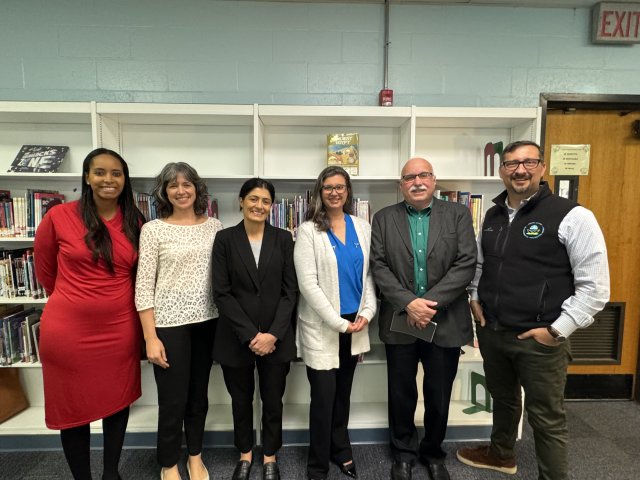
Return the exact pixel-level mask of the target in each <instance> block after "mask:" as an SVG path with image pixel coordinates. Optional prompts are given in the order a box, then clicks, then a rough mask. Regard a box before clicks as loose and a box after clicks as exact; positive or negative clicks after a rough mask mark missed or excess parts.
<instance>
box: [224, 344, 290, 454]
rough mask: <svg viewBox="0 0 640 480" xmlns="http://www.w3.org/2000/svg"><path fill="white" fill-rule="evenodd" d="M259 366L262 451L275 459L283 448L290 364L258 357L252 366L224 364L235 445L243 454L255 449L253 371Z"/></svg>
mask: <svg viewBox="0 0 640 480" xmlns="http://www.w3.org/2000/svg"><path fill="white" fill-rule="evenodd" d="M256 366H257V367H258V383H259V386H260V399H261V400H262V439H263V440H262V452H263V454H264V455H266V456H272V455H275V454H276V452H277V451H278V450H279V449H280V447H281V446H282V396H283V395H284V389H285V387H286V385H287V374H288V373H289V367H290V362H284V363H268V362H267V361H266V360H265V359H264V358H263V357H257V358H256V362H255V364H252V365H247V366H243V367H230V366H228V365H222V374H223V376H224V383H225V385H226V386H227V391H228V392H229V395H230V396H231V410H232V412H233V437H234V444H235V446H236V447H237V448H238V450H240V451H241V452H242V453H247V452H249V451H250V450H251V449H252V448H253V443H254V442H253V392H254V390H255V379H254V376H253V372H254V369H255V367H256Z"/></svg>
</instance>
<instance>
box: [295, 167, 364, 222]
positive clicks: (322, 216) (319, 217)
mask: <svg viewBox="0 0 640 480" xmlns="http://www.w3.org/2000/svg"><path fill="white" fill-rule="evenodd" d="M334 175H342V176H343V177H344V181H345V184H346V185H347V201H346V202H345V204H344V206H343V207H342V211H343V212H344V213H346V214H348V215H353V193H352V191H351V178H350V177H349V174H348V173H347V171H346V170H345V169H344V168H342V167H338V166H336V165H331V166H329V167H327V168H325V169H324V170H322V171H321V172H320V175H318V178H317V180H316V184H315V185H314V187H313V193H312V194H311V202H310V203H309V208H308V209H307V215H306V216H305V220H313V223H314V224H315V225H316V228H317V229H318V230H319V231H321V232H328V231H329V229H330V228H331V223H330V222H329V218H327V210H326V208H325V206H324V203H322V185H323V184H324V181H325V180H326V179H327V178H329V177H333V176H334Z"/></svg>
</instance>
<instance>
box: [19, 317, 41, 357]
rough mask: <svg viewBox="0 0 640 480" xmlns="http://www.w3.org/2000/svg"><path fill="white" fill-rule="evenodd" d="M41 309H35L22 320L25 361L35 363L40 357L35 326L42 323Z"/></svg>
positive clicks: (23, 355)
mask: <svg viewBox="0 0 640 480" xmlns="http://www.w3.org/2000/svg"><path fill="white" fill-rule="evenodd" d="M41 314H42V312H41V311H39V310H35V311H34V312H32V313H30V314H29V315H27V316H26V317H25V319H24V320H23V321H22V324H21V329H22V337H23V339H24V345H25V347H24V351H23V352H22V361H23V362H25V363H35V362H37V361H38V360H39V359H40V357H39V355H38V349H37V343H36V338H35V336H34V331H33V326H34V325H35V324H36V323H38V324H39V323H40V315H41Z"/></svg>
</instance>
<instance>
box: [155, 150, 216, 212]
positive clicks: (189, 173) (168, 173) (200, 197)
mask: <svg viewBox="0 0 640 480" xmlns="http://www.w3.org/2000/svg"><path fill="white" fill-rule="evenodd" d="M180 174H182V175H183V176H184V178H185V179H186V180H187V181H189V182H191V183H193V185H194V186H195V187H196V200H195V202H194V204H193V210H194V212H195V214H196V215H204V214H206V213H207V206H208V205H207V198H208V197H209V192H208V191H207V185H206V184H205V183H204V180H202V178H200V175H198V172H196V170H195V168H193V167H192V166H191V165H189V164H188V163H184V162H171V163H167V164H166V165H165V166H164V168H163V169H162V171H161V172H160V173H159V174H158V176H157V177H156V184H155V186H154V187H153V192H152V193H153V198H154V199H155V201H156V210H157V212H158V216H159V217H160V218H167V217H169V216H170V215H171V214H172V213H173V205H171V202H170V201H169V197H167V185H169V183H171V182H173V181H174V180H175V179H176V178H177V177H178V175H180Z"/></svg>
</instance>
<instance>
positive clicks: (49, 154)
mask: <svg viewBox="0 0 640 480" xmlns="http://www.w3.org/2000/svg"><path fill="white" fill-rule="evenodd" d="M68 151H69V147H66V146H59V145H23V146H22V148H20V151H19V152H18V154H17V155H16V158H15V159H14V160H13V163H12V164H11V167H10V168H9V170H8V171H9V172H42V173H53V172H57V171H58V168H59V167H60V164H61V163H62V161H63V160H64V157H65V156H66V155H67V152H68Z"/></svg>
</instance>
